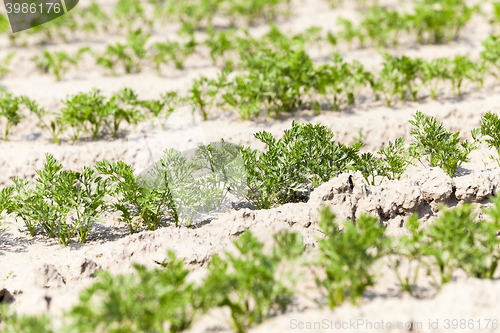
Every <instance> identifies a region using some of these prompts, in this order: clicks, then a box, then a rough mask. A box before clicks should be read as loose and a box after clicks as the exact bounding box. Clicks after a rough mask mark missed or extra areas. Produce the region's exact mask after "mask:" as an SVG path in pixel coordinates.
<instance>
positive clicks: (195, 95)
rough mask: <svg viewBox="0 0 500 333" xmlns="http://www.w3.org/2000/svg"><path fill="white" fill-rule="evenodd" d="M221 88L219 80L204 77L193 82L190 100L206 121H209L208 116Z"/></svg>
mask: <svg viewBox="0 0 500 333" xmlns="http://www.w3.org/2000/svg"><path fill="white" fill-rule="evenodd" d="M219 86H220V84H219V82H218V81H217V80H214V79H208V78H207V77H205V76H203V75H202V76H200V78H199V79H197V80H195V81H194V82H193V85H192V86H191V89H189V92H190V96H189V97H188V99H189V100H190V101H192V102H193V103H194V105H195V106H196V108H197V109H198V110H199V111H200V113H201V115H202V116H203V119H204V120H207V119H208V114H209V113H210V110H211V108H212V106H213V104H214V102H215V98H216V97H217V93H218V91H219V89H218V88H219Z"/></svg>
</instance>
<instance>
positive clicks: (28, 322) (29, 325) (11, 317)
mask: <svg viewBox="0 0 500 333" xmlns="http://www.w3.org/2000/svg"><path fill="white" fill-rule="evenodd" d="M0 319H1V320H0V323H3V327H2V332H3V333H17V332H26V333H54V332H55V331H54V329H53V328H52V325H51V321H50V319H49V318H48V317H47V316H45V315H42V316H30V315H18V314H16V313H13V311H11V310H10V309H9V306H8V305H7V304H0Z"/></svg>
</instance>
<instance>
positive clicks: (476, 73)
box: [0, 26, 500, 119]
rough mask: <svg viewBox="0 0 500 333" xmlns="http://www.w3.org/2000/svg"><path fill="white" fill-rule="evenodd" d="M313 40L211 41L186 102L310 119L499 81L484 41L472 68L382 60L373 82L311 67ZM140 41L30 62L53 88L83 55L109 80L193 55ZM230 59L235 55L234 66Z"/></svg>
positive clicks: (338, 60) (455, 61) (498, 41)
mask: <svg viewBox="0 0 500 333" xmlns="http://www.w3.org/2000/svg"><path fill="white" fill-rule="evenodd" d="M317 36H318V30H317V29H309V30H308V31H306V32H305V33H303V34H299V35H296V36H293V37H292V38H289V37H287V36H285V35H283V34H282V33H281V31H280V30H279V29H277V28H276V27H275V26H274V27H273V28H272V29H271V31H270V32H269V33H268V34H267V35H265V36H264V37H263V38H261V39H260V40H256V39H253V38H250V37H248V36H247V37H239V36H235V35H231V33H230V32H224V33H222V32H220V33H217V34H216V33H214V35H213V38H212V40H209V41H207V45H211V46H210V48H211V51H210V53H211V57H212V58H213V61H214V63H216V62H217V61H218V60H219V59H223V61H224V63H225V68H224V69H223V70H222V71H221V72H220V73H219V75H218V77H217V78H211V79H209V78H207V77H204V76H201V77H199V78H198V79H197V80H195V81H194V82H193V85H192V86H191V89H190V90H189V94H188V96H187V99H188V100H189V101H190V102H192V103H194V104H195V106H196V107H197V109H198V111H199V112H200V113H201V114H202V115H203V117H204V118H205V119H207V118H208V116H209V113H210V111H211V109H212V108H213V107H214V106H216V107H219V108H221V109H227V110H232V111H233V110H237V112H239V114H240V116H241V117H242V119H250V118H252V117H253V116H255V115H258V114H259V113H260V112H261V110H262V109H264V110H266V111H267V113H268V115H271V114H274V115H275V116H276V117H277V116H279V113H280V112H283V111H284V112H288V111H293V110H297V109H300V108H312V109H315V110H316V111H317V112H319V110H321V109H326V110H328V109H330V110H338V109H339V108H341V107H344V106H348V105H352V104H355V102H356V98H357V97H358V95H359V94H360V93H361V91H362V90H363V89H366V88H367V87H369V88H371V90H372V91H373V93H374V95H375V99H377V100H381V99H383V100H385V102H386V104H387V105H388V106H390V105H392V104H393V103H394V102H395V101H396V100H397V99H399V100H401V101H405V100H407V99H408V98H409V99H411V100H413V101H417V100H418V98H419V94H420V95H421V91H422V89H423V88H426V89H427V90H429V91H430V93H431V97H432V98H437V96H438V95H439V93H440V90H441V89H442V88H443V87H446V86H451V87H452V89H453V91H454V93H455V94H456V95H457V96H460V95H461V94H462V92H463V89H464V87H466V86H467V85H468V84H469V85H470V84H471V83H472V84H475V85H476V86H477V87H478V88H480V87H482V86H483V83H484V80H485V78H486V77H487V75H492V76H493V77H498V75H499V74H500V72H499V70H500V62H499V60H498V59H500V37H499V36H490V37H489V38H488V39H487V40H485V41H484V42H483V45H484V48H485V49H484V51H482V52H481V60H480V61H477V62H475V61H472V60H470V58H468V57H466V56H460V55H457V56H455V57H452V58H437V59H434V60H431V61H428V60H425V59H421V58H410V57H407V56H400V57H398V56H392V55H390V54H388V53H386V52H382V55H383V57H384V62H383V63H382V69H381V70H380V71H379V72H378V73H375V74H374V73H372V72H369V71H367V70H366V69H365V68H364V67H363V65H361V63H359V62H358V61H356V60H354V61H353V62H352V63H348V62H345V61H344V60H343V59H342V57H341V56H340V54H338V53H334V55H333V57H332V60H331V62H330V63H328V64H324V65H319V66H317V65H314V64H313V61H312V59H311V57H310V56H309V55H308V54H307V53H306V51H305V48H306V45H308V43H315V42H316V43H319V42H320V41H319V40H318V39H317ZM147 38H148V36H147V35H144V34H143V33H142V32H141V31H140V30H138V31H136V32H134V33H132V34H131V35H129V39H128V44H120V43H116V44H114V45H109V46H108V48H107V49H106V51H104V52H103V53H101V54H97V53H95V52H93V51H91V50H90V49H89V48H82V49H81V50H79V51H78V52H77V53H75V54H74V55H70V54H68V53H67V52H65V51H56V52H53V53H51V52H48V51H44V54H43V55H41V56H38V57H36V58H34V61H36V63H37V66H38V67H39V68H41V69H43V70H44V71H46V72H51V73H53V74H54V75H55V76H56V78H57V79H58V80H59V79H60V78H61V77H62V76H63V75H64V73H65V72H66V71H67V70H68V69H69V67H70V66H71V65H77V64H78V61H79V59H80V58H81V56H82V55H83V54H84V53H86V52H91V53H94V54H95V57H96V64H99V65H101V66H103V67H105V68H107V69H109V71H110V72H111V73H116V71H117V69H119V68H120V67H121V68H122V69H123V71H124V72H134V71H136V72H137V71H140V70H141V69H142V68H143V67H144V66H145V65H146V64H147V63H148V62H151V63H153V64H155V68H156V69H157V71H160V70H161V65H162V64H164V63H168V62H171V61H173V62H175V63H176V66H178V67H182V66H183V63H184V60H185V56H187V55H188V54H190V53H191V52H194V48H195V44H196V43H195V42H194V40H191V42H188V43H187V44H185V45H184V46H180V44H178V43H177V42H167V43H155V44H153V45H152V46H151V47H150V48H146V47H145V44H146V41H147ZM172 43H174V44H172ZM178 47H179V48H180V50H179V49H178ZM235 53H236V54H239V55H238V57H239V61H238V64H237V65H235V58H234V57H235ZM0 70H1V68H0ZM231 74H235V75H231ZM3 98H4V97H3ZM4 112H5V111H4Z"/></svg>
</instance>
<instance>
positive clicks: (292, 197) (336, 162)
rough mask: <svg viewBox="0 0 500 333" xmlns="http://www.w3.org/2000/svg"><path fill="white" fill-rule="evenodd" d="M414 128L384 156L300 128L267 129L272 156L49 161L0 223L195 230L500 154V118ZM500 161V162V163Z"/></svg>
mask: <svg viewBox="0 0 500 333" xmlns="http://www.w3.org/2000/svg"><path fill="white" fill-rule="evenodd" d="M410 123H411V124H412V125H414V129H413V130H412V131H411V134H413V135H414V136H415V139H414V141H413V142H411V143H410V145H409V146H408V147H405V140H404V138H399V139H397V140H395V141H394V142H389V144H388V145H387V146H385V147H383V148H382V149H381V150H380V151H379V152H378V153H377V154H373V153H370V152H361V151H360V148H361V147H362V146H363V143H360V142H358V143H355V144H353V145H345V144H343V143H340V142H335V141H334V140H333V133H332V132H330V131H329V130H328V129H327V128H326V126H323V125H321V124H317V125H312V124H311V123H305V124H300V123H297V122H293V123H292V128H291V129H289V130H285V132H284V135H283V137H282V138H281V139H276V138H275V137H274V136H273V135H271V134H270V133H269V132H265V131H262V132H259V133H256V134H255V138H257V139H258V140H260V141H261V142H262V143H265V144H266V145H267V146H268V150H267V151H265V152H261V151H259V150H256V149H252V148H250V147H246V146H242V145H240V146H236V145H233V144H230V143H227V142H224V141H223V140H222V141H221V142H220V143H211V144H208V145H201V146H199V147H198V148H197V149H196V150H195V151H194V154H192V155H193V156H194V157H192V158H188V157H184V156H183V155H182V154H181V152H180V151H177V150H175V149H167V150H165V151H164V155H163V157H162V158H161V159H160V160H159V161H157V162H155V164H154V165H151V167H150V168H148V169H147V170H145V171H143V172H142V173H141V174H139V175H137V173H136V172H134V169H133V168H132V167H131V166H130V165H127V164H126V163H124V162H121V161H119V162H108V161H106V160H104V161H100V162H97V163H96V164H95V165H94V166H93V167H84V168H83V169H82V170H81V171H71V170H63V166H62V164H61V163H60V162H59V161H57V160H56V159H55V158H54V157H53V156H52V155H50V154H48V155H47V157H46V162H45V164H44V168H43V169H42V170H37V172H36V173H37V177H36V178H35V180H34V183H31V182H30V181H28V180H25V179H20V178H14V179H13V182H14V185H11V186H9V187H7V188H4V189H2V191H1V192H0V198H1V199H2V200H0V216H1V214H2V213H4V212H5V213H6V214H12V215H13V216H14V217H15V218H16V219H17V220H22V221H23V222H24V224H25V225H26V227H27V228H28V230H29V232H30V235H31V236H34V235H35V234H36V233H37V232H38V231H39V230H40V229H41V230H43V231H44V232H45V234H46V235H47V236H49V237H56V236H57V237H58V238H59V240H60V242H61V243H62V244H64V245H67V244H69V242H70V240H71V238H72V237H73V236H78V237H79V239H80V241H81V242H82V243H84V242H85V241H86V239H87V236H88V235H89V233H90V230H91V229H92V227H93V226H94V224H95V223H96V222H97V221H100V220H102V219H103V216H104V214H105V213H106V212H119V213H120V221H121V222H123V223H125V224H126V225H127V226H128V228H129V231H130V233H135V232H137V231H138V230H140V229H142V228H147V229H148V230H156V229H157V228H158V227H159V226H161V225H164V224H165V223H169V221H171V220H172V219H173V221H174V223H175V225H176V226H180V225H186V226H188V227H189V226H190V225H191V223H192V222H193V221H194V219H195V217H196V216H199V215H197V214H199V213H201V212H210V211H213V210H214V209H220V208H221V207H222V205H223V203H224V200H225V199H226V198H227V195H228V193H232V194H234V195H235V196H237V197H240V198H244V199H245V200H246V201H248V202H249V203H251V204H252V205H253V206H254V207H255V208H257V209H269V208H272V207H275V206H278V205H283V204H286V203H290V202H299V201H304V200H307V198H308V196H309V193H310V192H311V190H312V189H314V188H316V187H317V186H319V185H321V184H323V183H325V182H327V181H328V180H330V179H332V178H334V177H336V176H338V175H339V174H341V173H346V172H349V171H353V172H356V171H359V172H361V174H362V175H363V177H364V178H365V180H366V181H367V182H368V183H369V184H371V185H376V184H380V183H381V182H382V181H383V180H384V179H388V180H398V179H400V178H401V176H402V175H403V173H404V172H405V170H406V169H407V167H408V166H409V165H410V164H414V162H415V161H417V160H418V161H421V162H422V164H423V165H430V166H432V167H440V168H442V169H443V170H444V171H445V172H446V173H447V174H448V175H449V176H450V177H454V176H455V175H456V173H457V171H458V169H459V167H460V166H461V165H462V164H463V163H464V162H468V161H469V154H470V152H471V151H473V150H475V149H478V148H479V146H480V143H481V142H483V141H484V142H485V143H486V144H487V145H488V146H489V147H490V148H495V149H496V151H497V154H498V153H500V134H499V133H500V130H499V129H500V119H499V117H498V116H497V115H496V114H494V113H491V112H488V113H486V115H484V116H483V118H482V119H481V127H480V128H478V129H475V130H473V131H472V132H471V134H472V137H473V140H472V141H467V140H460V139H459V138H458V136H459V134H460V133H459V132H456V133H452V132H448V131H447V130H446V128H445V127H444V126H443V124H442V123H441V122H439V121H438V120H437V119H436V118H434V117H429V116H426V115H424V114H423V113H421V112H418V111H417V113H416V114H415V116H414V119H413V120H411V121H410ZM483 138H484V139H483ZM499 156H500V155H497V156H496V157H493V156H491V158H493V159H496V161H497V163H498V164H499V165H500V157H499ZM200 173H201V175H202V176H200ZM169 218H170V220H169Z"/></svg>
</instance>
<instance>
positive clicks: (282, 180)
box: [241, 121, 360, 209]
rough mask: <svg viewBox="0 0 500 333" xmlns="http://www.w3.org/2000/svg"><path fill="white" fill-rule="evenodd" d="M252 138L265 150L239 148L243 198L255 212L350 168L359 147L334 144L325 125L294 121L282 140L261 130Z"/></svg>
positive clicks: (290, 199) (290, 197) (291, 199)
mask: <svg viewBox="0 0 500 333" xmlns="http://www.w3.org/2000/svg"><path fill="white" fill-rule="evenodd" d="M254 136H255V137H256V138H257V139H259V140H260V141H261V142H263V143H265V144H266V145H267V146H268V151H266V152H264V153H262V152H260V151H258V150H253V149H251V148H249V147H242V150H241V151H242V154H243V160H244V164H245V169H246V173H247V185H248V190H247V192H246V193H244V196H245V198H246V199H247V200H248V201H249V202H250V203H252V204H253V205H254V206H256V207H257V208H259V209H268V208H271V207H274V206H276V205H280V204H285V203H287V202H292V201H295V200H298V198H299V197H300V195H299V193H300V192H304V191H307V190H306V185H307V184H308V183H311V184H312V185H313V186H314V187H316V186H319V184H321V183H323V182H325V181H327V180H329V179H331V178H333V177H335V176H337V175H338V174H339V173H341V172H344V171H346V170H348V169H350V168H351V167H352V166H353V165H354V162H355V157H356V154H357V152H358V150H359V148H360V145H359V144H358V145H354V146H346V145H343V144H341V143H338V144H336V143H335V142H334V141H333V134H332V133H331V132H330V131H328V130H327V128H326V127H325V126H322V125H320V124H318V125H312V124H300V123H297V122H295V121H294V122H293V123H292V128H291V129H289V130H285V133H284V136H283V138H282V139H279V140H276V138H275V137H274V136H273V135H272V134H271V133H269V132H265V131H263V132H259V133H256V134H254Z"/></svg>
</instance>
